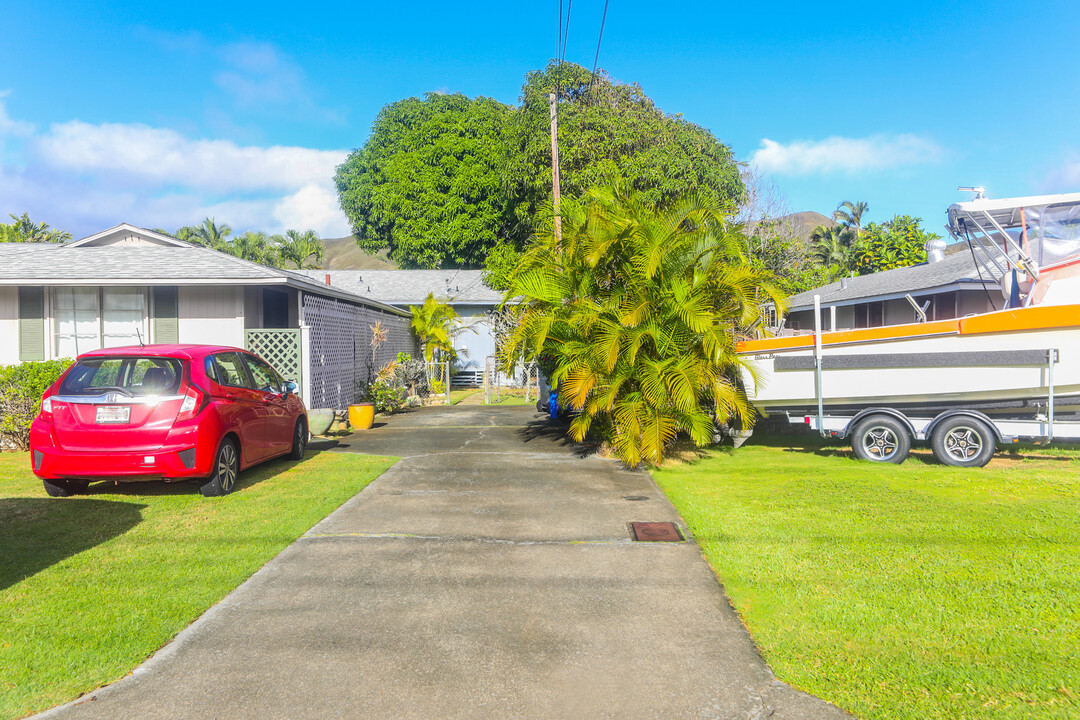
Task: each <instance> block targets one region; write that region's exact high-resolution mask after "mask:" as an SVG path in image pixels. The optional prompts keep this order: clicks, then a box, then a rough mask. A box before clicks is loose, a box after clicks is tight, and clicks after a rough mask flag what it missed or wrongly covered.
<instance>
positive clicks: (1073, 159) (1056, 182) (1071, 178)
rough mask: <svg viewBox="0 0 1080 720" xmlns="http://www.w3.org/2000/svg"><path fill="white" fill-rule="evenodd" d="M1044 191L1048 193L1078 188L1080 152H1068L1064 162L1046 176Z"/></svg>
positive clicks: (1079, 183)
mask: <svg viewBox="0 0 1080 720" xmlns="http://www.w3.org/2000/svg"><path fill="white" fill-rule="evenodd" d="M1043 187H1044V191H1045V192H1050V193H1064V192H1076V191H1078V190H1080V153H1075V152H1074V153H1070V154H1069V155H1068V157H1066V158H1065V160H1064V162H1062V163H1061V165H1060V166H1059V167H1057V168H1055V169H1054V170H1053V171H1051V172H1050V174H1049V175H1048V176H1047V178H1046V180H1045V182H1044V183H1043Z"/></svg>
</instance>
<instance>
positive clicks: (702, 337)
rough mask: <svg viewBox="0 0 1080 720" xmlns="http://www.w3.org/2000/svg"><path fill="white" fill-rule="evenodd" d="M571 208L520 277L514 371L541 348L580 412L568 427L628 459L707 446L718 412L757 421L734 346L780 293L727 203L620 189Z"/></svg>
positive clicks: (511, 354)
mask: <svg viewBox="0 0 1080 720" xmlns="http://www.w3.org/2000/svg"><path fill="white" fill-rule="evenodd" d="M560 216H561V218H562V228H563V236H562V241H561V242H556V241H555V238H554V236H553V234H552V233H551V232H550V230H549V231H547V232H545V233H544V234H542V235H541V236H540V237H538V238H536V239H535V240H534V241H533V243H532V244H531V245H530V246H529V247H528V248H527V249H526V251H525V253H524V255H523V257H522V260H521V262H520V263H519V265H518V266H517V268H516V269H515V271H514V272H513V273H512V275H511V280H510V290H509V291H508V292H507V294H506V302H505V303H504V307H505V308H511V309H512V310H513V311H514V312H515V313H516V314H517V320H518V324H517V326H516V328H515V329H514V330H513V331H512V332H511V333H510V336H509V338H508V340H507V342H506V344H505V346H504V348H503V349H502V354H501V356H500V362H501V363H502V364H503V365H504V367H508V366H509V365H510V364H512V363H513V362H514V360H515V359H516V358H518V357H519V356H520V355H522V354H524V355H525V356H526V357H527V358H529V359H532V358H540V359H541V360H542V361H543V362H544V363H545V364H547V365H548V366H549V367H550V373H549V375H550V377H551V379H552V383H553V384H555V385H557V386H558V387H559V392H560V398H561V399H562V402H563V403H564V404H567V405H569V406H571V407H572V408H574V409H575V410H577V411H578V414H577V415H576V417H575V418H574V419H573V420H572V421H571V424H570V434H571V436H573V437H574V438H575V439H577V440H582V439H584V438H585V436H586V434H587V433H589V432H590V431H591V430H595V431H597V432H598V433H599V434H600V435H601V436H603V437H604V438H606V439H607V440H609V441H610V442H611V443H612V445H613V447H614V449H615V451H616V452H617V453H618V455H619V457H620V458H621V459H622V461H623V462H624V463H626V464H627V465H629V466H635V465H638V464H639V463H640V462H642V461H645V462H651V463H660V462H661V461H662V460H663V457H664V452H665V449H666V448H667V447H669V446H670V444H671V443H672V442H673V441H674V440H675V437H676V435H677V434H678V433H679V432H685V433H687V434H688V435H689V436H690V438H691V439H692V440H693V441H694V442H695V443H696V444H698V445H705V444H708V443H711V442H712V440H713V431H714V427H715V423H717V422H719V423H726V422H729V421H734V422H737V423H743V425H744V426H746V425H747V424H749V423H750V422H751V421H752V419H753V416H754V411H753V408H752V407H751V406H750V404H749V402H748V400H747V397H746V395H745V392H744V390H743V388H742V386H741V383H740V380H739V370H740V368H742V367H746V368H747V369H748V370H750V372H751V373H752V372H753V369H752V367H749V366H748V365H746V361H745V360H743V359H742V358H740V357H739V356H738V355H737V354H736V353H735V342H736V340H737V339H739V338H740V337H742V336H743V335H744V334H745V333H746V332H747V330H746V329H747V328H749V327H751V326H753V325H754V324H756V323H757V322H758V321H759V320H760V319H761V318H762V316H763V306H764V304H765V303H766V302H768V301H770V300H771V301H773V302H775V303H776V304H777V305H778V306H779V307H781V308H782V307H783V302H782V300H781V299H780V298H779V295H778V293H777V291H776V290H775V289H774V288H773V286H772V285H771V283H770V275H769V273H767V272H766V271H764V270H761V269H759V268H755V267H753V266H751V265H750V264H748V263H747V262H746V260H745V257H744V255H743V248H744V246H745V245H744V243H745V238H743V237H742V236H741V234H740V233H739V232H738V230H737V228H736V227H735V226H734V225H732V224H731V223H729V222H728V220H727V218H726V217H725V216H724V215H723V214H722V211H721V210H720V209H718V208H716V207H714V206H711V205H708V204H705V203H704V202H702V201H700V200H699V199H697V198H694V197H688V198H683V199H681V200H680V201H678V202H676V203H675V204H674V205H672V206H669V209H661V208H658V207H656V206H653V205H650V204H648V203H646V202H644V201H643V200H642V199H641V198H640V197H639V196H638V195H636V194H635V193H634V191H633V190H632V189H630V188H629V187H626V186H621V185H620V186H617V187H614V188H602V189H601V188H594V189H592V190H589V191H588V192H587V193H586V194H585V195H584V196H583V197H581V198H580V199H574V198H569V199H563V201H562V203H561V205H560ZM549 224H550V223H549Z"/></svg>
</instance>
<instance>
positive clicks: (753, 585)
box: [654, 444, 1080, 720]
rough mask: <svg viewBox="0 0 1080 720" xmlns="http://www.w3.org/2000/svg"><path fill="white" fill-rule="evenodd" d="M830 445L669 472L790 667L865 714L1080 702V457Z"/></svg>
mask: <svg viewBox="0 0 1080 720" xmlns="http://www.w3.org/2000/svg"><path fill="white" fill-rule="evenodd" d="M1076 456H1077V453H1076V451H1075V449H1073V450H1072V452H1071V453H1068V454H1063V453H1062V452H1061V451H1056V452H1046V453H1043V452H1041V451H1040V452H1037V453H1032V452H1030V451H1027V452H1025V453H1024V454H1023V455H1013V456H1008V455H1005V456H1000V457H999V458H996V459H995V460H993V461H992V462H991V464H990V465H989V466H987V467H986V468H983V469H974V470H973V469H959V468H950V467H945V466H942V465H939V464H937V463H936V461H935V460H934V459H933V457H932V456H931V455H929V453H920V454H918V455H913V456H912V458H911V459H909V460H908V461H907V462H906V463H904V464H903V465H899V466H895V465H884V464H875V463H869V462H862V461H858V460H855V459H854V458H853V457H852V456H851V454H850V452H847V451H843V450H840V449H832V448H824V447H818V446H813V445H811V446H797V445H789V446H784V445H783V444H780V445H777V446H766V445H758V446H746V447H743V448H741V449H740V450H737V451H722V450H714V451H710V452H708V453H706V455H705V456H704V457H703V458H701V459H699V460H697V461H692V462H688V463H686V464H682V465H674V466H670V467H665V468H663V469H660V470H658V471H656V472H655V473H654V477H655V478H656V481H657V483H658V484H659V486H660V487H661V488H662V489H663V490H664V492H665V493H666V494H667V496H668V497H669V498H670V499H671V501H672V502H673V503H674V505H675V507H676V508H677V509H678V511H679V512H680V514H681V515H682V517H683V518H684V519H685V521H686V523H687V525H688V526H689V528H690V529H691V531H692V532H693V533H694V535H695V536H696V538H697V541H698V542H699V543H700V545H701V547H702V549H703V550H704V552H705V555H706V557H707V558H708V560H709V562H710V563H711V564H712V567H713V568H714V570H715V571H716V573H717V574H718V575H719V577H720V579H721V581H722V582H723V584H724V586H725V588H726V590H727V592H728V595H729V597H730V598H731V600H732V603H733V604H734V606H735V608H736V609H737V610H738V612H739V613H740V615H741V616H742V618H743V620H744V621H745V622H746V624H747V626H748V627H749V629H750V632H751V633H752V634H753V636H754V639H755V640H756V642H757V643H758V645H759V647H760V648H761V650H762V652H763V654H764V656H765V659H766V660H767V661H768V662H769V664H770V665H771V666H772V667H773V669H774V670H775V671H776V673H777V675H778V676H779V677H780V678H781V679H783V680H785V681H787V682H789V683H791V684H793V685H795V686H796V687H798V688H801V689H803V690H806V691H807V692H810V693H813V694H815V695H818V696H819V697H822V698H825V699H827V700H830V701H832V702H835V703H836V704H838V705H840V706H841V707H844V708H845V709H847V710H849V711H851V712H853V713H854V714H856V715H857V716H859V717H862V718H867V719H871V718H874V719H876V718H881V719H885V718H888V719H889V720H898V719H910V720H927V719H928V718H941V719H942V720H944V719H946V718H947V719H948V720H961V719H967V718H995V719H997V718H1076V717H1078V716H1080V699H1078V696H1080V552H1078V550H1080V473H1078V471H1080V462H1078V461H1077V460H1076V459H1075V458H1076Z"/></svg>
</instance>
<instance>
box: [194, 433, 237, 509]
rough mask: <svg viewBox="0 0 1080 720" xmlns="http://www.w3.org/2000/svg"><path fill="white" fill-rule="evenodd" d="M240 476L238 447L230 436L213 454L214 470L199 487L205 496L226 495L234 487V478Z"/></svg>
mask: <svg viewBox="0 0 1080 720" xmlns="http://www.w3.org/2000/svg"><path fill="white" fill-rule="evenodd" d="M239 476H240V449H239V448H238V447H237V445H236V441H235V440H233V439H232V438H225V439H224V440H222V441H221V445H219V446H218V450H217V453H216V454H215V455H214V470H213V472H212V473H210V477H209V478H207V480H206V482H205V483H203V484H202V485H201V486H200V487H199V492H201V493H202V494H203V495H204V496H206V497H219V496H221V495H228V494H229V493H231V492H232V491H233V490H235V489H236V480H237V478H238V477H239Z"/></svg>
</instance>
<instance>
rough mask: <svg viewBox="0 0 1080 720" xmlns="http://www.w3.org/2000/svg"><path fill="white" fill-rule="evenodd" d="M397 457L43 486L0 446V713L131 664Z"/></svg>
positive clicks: (92, 683) (70, 693) (65, 695)
mask: <svg viewBox="0 0 1080 720" xmlns="http://www.w3.org/2000/svg"><path fill="white" fill-rule="evenodd" d="M394 462H395V458H387V457H374V456H365V455H354V454H346V453H329V452H315V451H309V452H308V455H307V457H306V458H305V459H304V460H303V461H301V462H289V461H284V460H278V461H272V462H269V463H267V464H265V465H261V466H259V467H256V468H254V469H252V470H249V471H247V472H244V473H243V474H242V475H241V476H240V483H239V488H238V489H237V490H236V491H235V492H234V493H232V494H231V495H227V496H225V497H221V498H204V497H202V496H201V495H200V494H199V491H198V489H197V488H196V487H195V486H194V485H189V484H185V483H173V484H166V483H162V482H153V483H129V484H121V485H118V486H117V485H104V484H103V485H92V486H91V487H90V490H89V492H88V494H86V495H82V496H78V497H72V498H50V497H47V496H46V495H45V492H44V490H43V488H42V485H41V481H40V480H38V479H37V478H35V477H34V475H33V474H32V473H31V472H30V470H29V460H28V457H27V455H26V454H25V453H5V454H0V668H3V672H2V673H0V717H2V718H16V717H21V716H23V715H26V714H28V713H31V712H35V711H39V710H43V709H45V708H48V707H51V706H53V705H57V704H59V703H63V702H66V701H68V700H71V699H73V698H75V697H77V696H79V695H81V694H83V693H86V692H89V691H91V690H93V689H95V688H97V687H100V686H101V685H104V684H107V683H109V682H112V681H114V680H116V679H118V678H120V677H122V676H124V675H126V674H127V673H129V672H130V671H131V670H132V669H133V668H135V667H136V666H137V665H138V664H139V663H141V662H142V661H143V660H145V659H146V658H147V657H149V656H150V655H152V654H153V653H154V652H155V651H156V650H157V649H158V648H160V647H161V646H162V645H164V644H165V643H167V642H168V641H169V640H170V639H172V638H173V637H174V636H175V635H176V633H178V632H179V631H180V630H182V629H183V628H185V627H187V626H188V625H189V624H191V622H192V621H194V620H195V619H196V618H198V617H199V616H200V615H201V614H202V613H203V612H205V611H206V610H207V609H208V608H209V607H211V606H212V605H214V604H215V603H217V602H218V601H220V600H221V599H222V598H223V597H225V595H227V594H228V593H229V592H230V591H232V590H233V589H234V588H236V587H237V586H238V585H240V584H241V583H242V582H243V581H244V580H246V579H247V578H248V577H250V576H251V575H252V574H253V573H254V572H255V571H256V570H258V569H259V568H260V567H262V566H263V565H264V564H266V562H267V561H268V560H270V559H271V558H272V557H274V556H275V555H276V554H277V553H279V552H280V551H281V550H282V549H284V548H285V547H286V546H287V545H289V543H291V542H292V541H294V540H295V539H296V538H298V537H299V536H300V535H302V534H303V533H304V532H305V531H307V530H308V529H309V528H311V527H312V526H313V525H314V524H315V523H317V522H318V521H319V520H321V519H322V518H324V517H326V515H328V514H329V513H330V512H332V511H333V510H334V509H335V508H337V507H338V506H340V505H341V504H342V503H343V502H345V501H346V500H348V499H349V498H350V497H352V496H353V495H355V494H356V493H357V492H359V491H360V490H361V489H362V488H364V487H365V486H366V485H367V484H368V483H370V482H371V481H372V480H374V479H375V478H376V477H378V476H379V475H380V474H382V473H383V472H384V471H385V470H386V469H387V468H389V467H390V466H391V465H392V464H393V463H394Z"/></svg>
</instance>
